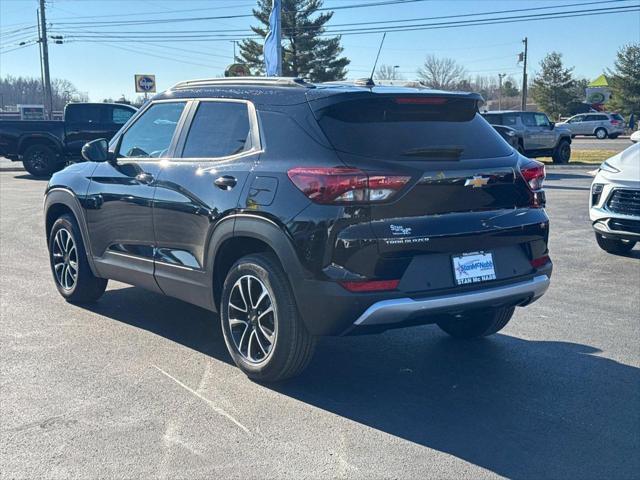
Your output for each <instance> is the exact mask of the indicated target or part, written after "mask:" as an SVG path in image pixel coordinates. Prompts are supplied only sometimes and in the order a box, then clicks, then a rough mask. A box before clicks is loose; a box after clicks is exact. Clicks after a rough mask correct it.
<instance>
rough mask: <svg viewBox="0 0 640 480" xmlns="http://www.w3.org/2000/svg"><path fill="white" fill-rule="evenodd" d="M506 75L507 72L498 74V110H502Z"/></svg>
mask: <svg viewBox="0 0 640 480" xmlns="http://www.w3.org/2000/svg"><path fill="white" fill-rule="evenodd" d="M506 76H507V74H506V73H499V74H498V110H502V79H503V78H504V77H506Z"/></svg>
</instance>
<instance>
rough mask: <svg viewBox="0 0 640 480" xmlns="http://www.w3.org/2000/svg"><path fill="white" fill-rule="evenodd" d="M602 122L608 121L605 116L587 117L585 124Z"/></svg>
mask: <svg viewBox="0 0 640 480" xmlns="http://www.w3.org/2000/svg"><path fill="white" fill-rule="evenodd" d="M602 120H609V119H608V118H607V116H606V115H587V119H586V121H587V122H601V121H602Z"/></svg>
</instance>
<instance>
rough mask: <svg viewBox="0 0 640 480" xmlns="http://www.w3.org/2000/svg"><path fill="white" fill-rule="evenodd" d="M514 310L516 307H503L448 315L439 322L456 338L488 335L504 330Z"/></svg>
mask: <svg viewBox="0 0 640 480" xmlns="http://www.w3.org/2000/svg"><path fill="white" fill-rule="evenodd" d="M514 311H515V307H503V308H490V309H487V310H481V311H475V312H467V313H464V314H463V315H460V316H447V317H446V318H444V319H442V320H440V321H439V322H438V326H439V327H440V328H441V329H442V330H443V331H445V332H446V333H448V334H449V335H451V336H452V337H455V338H478V337H486V336H488V335H493V334H494V333H496V332H499V331H500V330H502V329H503V328H504V327H505V325H506V324H507V323H509V320H511V317H512V316H513V312H514Z"/></svg>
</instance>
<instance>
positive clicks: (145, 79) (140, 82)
mask: <svg viewBox="0 0 640 480" xmlns="http://www.w3.org/2000/svg"><path fill="white" fill-rule="evenodd" d="M135 79H136V93H155V91H156V76H155V75H141V74H138V75H135Z"/></svg>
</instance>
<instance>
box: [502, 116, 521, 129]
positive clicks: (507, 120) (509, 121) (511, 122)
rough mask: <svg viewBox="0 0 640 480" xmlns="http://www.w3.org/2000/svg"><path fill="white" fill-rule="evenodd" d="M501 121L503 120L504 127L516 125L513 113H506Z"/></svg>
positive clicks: (516, 118)
mask: <svg viewBox="0 0 640 480" xmlns="http://www.w3.org/2000/svg"><path fill="white" fill-rule="evenodd" d="M503 119H504V123H503V125H506V126H508V127H511V126H513V125H516V124H517V123H518V117H517V115H516V114H515V113H506V114H505V115H503Z"/></svg>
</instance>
